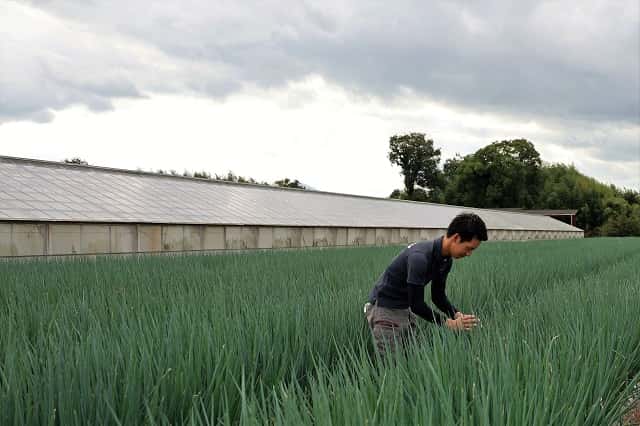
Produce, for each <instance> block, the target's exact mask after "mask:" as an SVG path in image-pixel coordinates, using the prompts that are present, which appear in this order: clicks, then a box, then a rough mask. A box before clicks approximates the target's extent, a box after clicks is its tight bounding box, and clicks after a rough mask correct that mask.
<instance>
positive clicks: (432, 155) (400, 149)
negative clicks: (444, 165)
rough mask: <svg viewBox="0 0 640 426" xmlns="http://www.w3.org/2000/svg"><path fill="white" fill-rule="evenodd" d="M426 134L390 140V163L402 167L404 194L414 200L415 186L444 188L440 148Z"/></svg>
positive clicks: (397, 137) (403, 136)
mask: <svg viewBox="0 0 640 426" xmlns="http://www.w3.org/2000/svg"><path fill="white" fill-rule="evenodd" d="M424 136H425V135H424V133H410V134H406V135H400V136H398V135H395V136H392V137H391V138H390V139H389V161H391V164H395V165H398V166H400V168H401V169H402V174H403V175H404V186H405V187H404V192H405V193H406V197H407V199H409V200H414V199H415V198H414V191H415V186H416V185H418V186H421V187H422V188H427V189H434V188H438V187H440V186H442V184H443V181H442V173H441V171H440V170H439V169H438V164H439V163H440V148H434V146H433V140H431V139H425V137H424Z"/></svg>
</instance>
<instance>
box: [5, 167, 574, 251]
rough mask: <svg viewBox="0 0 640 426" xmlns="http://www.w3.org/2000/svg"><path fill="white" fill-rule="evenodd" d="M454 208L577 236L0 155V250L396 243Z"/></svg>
mask: <svg viewBox="0 0 640 426" xmlns="http://www.w3.org/2000/svg"><path fill="white" fill-rule="evenodd" d="M462 211H472V212H475V213H477V214H478V215H480V216H481V217H482V218H483V219H484V220H485V222H486V224H487V227H488V229H489V238H490V239H491V240H527V239H560V238H582V237H583V236H584V233H583V231H582V230H581V229H578V228H576V227H574V226H571V225H568V224H565V223H562V222H560V221H557V220H554V219H551V218H549V217H544V216H539V215H531V214H525V213H515V212H506V211H496V210H486V209H473V208H464V207H456V206H447V205H439V204H430V203H417V202H411V201H400V200H389V199H382V198H374V197H363V196H353V195H345V194H336V193H328V192H319V191H305V190H299V189H285V188H275V187H269V186H263V185H250V184H237V183H227V182H218V181H212V180H208V179H199V178H187V177H181V176H171V175H159V174H155V173H148V172H140V171H130V170H120V169H112V168H105V167H95V166H85V165H77V164H65V163H58V162H50V161H41V160H32V159H22V158H13V157H3V156H0V256H41V255H68V254H98V253H134V252H167V251H191V250H196V251H199V250H224V249H253V248H259V249H269V248H281V247H282V248H284V247H326V246H343V245H388V244H404V243H408V242H411V241H415V240H418V239H428V238H434V237H436V236H438V235H441V234H442V233H443V232H444V230H446V227H447V225H448V224H449V222H450V220H451V219H452V218H453V217H454V216H455V215H456V214H458V213H460V212H462Z"/></svg>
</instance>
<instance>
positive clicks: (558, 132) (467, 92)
mask: <svg viewBox="0 0 640 426" xmlns="http://www.w3.org/2000/svg"><path fill="white" fill-rule="evenodd" d="M639 4H640V2H638V1H637V0H629V1H614V0H607V1H593V0H581V1H578V2H576V1H571V2H569V1H565V2H562V1H516V2H514V1H503V0H500V1H492V0H484V1H481V2H479V1H453V0H447V1H429V2H425V1H395V2H388V1H372V0H367V1H348V2H345V1H333V0H324V1H322V2H306V1H250V0H246V1H216V0H214V1H210V0H189V1H169V0H161V1H153V2H151V1H136V0H109V1H106V0H104V1H103V0H93V1H86V0H75V1H71V0H67V1H55V0H51V1H33V2H24V1H23V2H13V1H8V0H0V155H8V156H17V157H28V158H38V159H47V160H55V161H60V160H63V159H64V158H70V157H76V156H78V157H81V158H83V159H85V160H87V161H89V163H91V164H94V165H101V166H108V167H119V168H130V169H136V168H142V169H145V170H149V169H157V168H163V169H175V170H177V171H179V172H182V171H184V170H185V169H188V170H191V171H194V170H205V171H209V172H211V173H218V174H221V173H225V172H227V171H228V170H232V171H233V172H235V173H236V174H241V175H244V176H250V177H253V178H255V179H257V180H259V181H263V180H264V181H269V182H272V181H274V180H276V179H280V178H282V177H285V176H286V177H290V178H296V179H299V180H301V181H303V182H305V183H307V184H308V185H311V186H312V187H314V188H316V189H319V190H325V191H335V192H345V193H353V194H362V195H372V196H383V197H386V196H388V195H389V194H390V193H391V191H392V190H393V189H394V188H400V187H402V177H401V176H400V174H399V169H398V168H397V167H392V166H391V164H390V163H389V161H388V159H387V152H388V144H389V137H390V136H392V135H394V134H401V133H408V132H422V133H426V134H427V136H428V137H430V138H432V139H433V140H434V142H435V145H436V146H437V147H440V148H441V149H442V153H443V157H444V158H449V157H452V156H453V155H455V154H456V153H460V154H463V155H464V154H469V153H471V152H474V151H475V150H477V149H478V148H480V147H482V146H485V145H487V144H489V143H490V142H493V141H496V140H503V139H516V138H526V139H529V140H530V141H532V142H533V143H534V144H535V146H536V148H537V149H538V151H539V152H540V154H541V156H542V159H543V160H544V161H547V162H563V163H573V164H575V166H576V167H577V168H578V169H579V170H580V171H581V172H583V173H585V174H587V175H589V176H593V177H595V178H597V179H598V180H601V181H603V182H607V183H613V184H615V185H618V186H620V187H628V188H633V189H636V190H640V65H639V62H640V30H639V28H640V11H639Z"/></svg>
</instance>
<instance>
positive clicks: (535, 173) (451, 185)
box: [444, 139, 543, 208]
mask: <svg viewBox="0 0 640 426" xmlns="http://www.w3.org/2000/svg"><path fill="white" fill-rule="evenodd" d="M541 164H542V161H541V159H540V154H539V153H538V151H536V149H535V147H534V145H533V144H532V143H531V142H529V141H527V140H526V139H514V140H504V141H500V142H498V141H496V142H493V143H491V144H489V145H487V146H485V147H484V148H481V149H479V150H478V151H476V152H475V153H473V154H470V155H467V156H465V157H459V156H457V157H456V158H454V159H450V160H447V162H446V163H445V165H444V175H445V178H446V180H447V185H446V188H445V192H444V199H445V200H446V202H447V203H451V204H460V205H466V206H473V207H502V208H508V207H522V208H532V207H534V205H535V204H536V202H537V200H538V198H539V193H540V190H541V185H542V182H543V179H542V174H541V171H540V168H541Z"/></svg>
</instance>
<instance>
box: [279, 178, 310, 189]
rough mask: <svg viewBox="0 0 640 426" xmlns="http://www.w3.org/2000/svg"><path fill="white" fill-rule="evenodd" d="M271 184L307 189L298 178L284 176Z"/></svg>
mask: <svg viewBox="0 0 640 426" xmlns="http://www.w3.org/2000/svg"><path fill="white" fill-rule="evenodd" d="M273 184H274V185H277V186H280V187H283V188H297V189H307V187H306V186H304V185H303V184H302V182H300V181H299V180H298V179H296V180H290V179H289V178H284V179H281V180H277V181H275V182H274V183H273Z"/></svg>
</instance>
